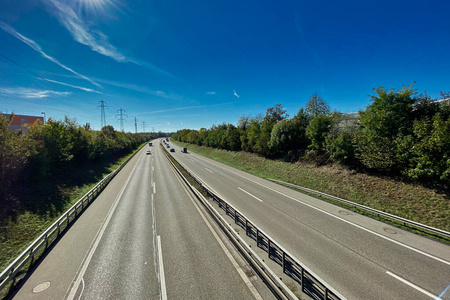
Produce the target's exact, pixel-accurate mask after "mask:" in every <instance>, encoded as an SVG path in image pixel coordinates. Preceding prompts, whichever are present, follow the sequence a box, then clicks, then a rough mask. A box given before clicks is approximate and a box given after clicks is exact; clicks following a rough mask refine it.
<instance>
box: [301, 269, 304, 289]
mask: <svg viewBox="0 0 450 300" xmlns="http://www.w3.org/2000/svg"><path fill="white" fill-rule="evenodd" d="M304 272H305V271H304V270H303V268H302V279H301V282H302V293H304V292H305V274H304Z"/></svg>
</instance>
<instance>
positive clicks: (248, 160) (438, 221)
mask: <svg viewBox="0 0 450 300" xmlns="http://www.w3.org/2000/svg"><path fill="white" fill-rule="evenodd" d="M172 142H174V141H172ZM175 143H176V144H178V145H179V146H181V147H188V149H189V151H192V152H195V153H198V154H201V155H203V156H206V157H209V158H212V159H214V160H217V161H220V162H222V163H225V164H228V165H230V166H233V167H236V168H238V169H241V170H243V171H246V172H249V173H252V174H255V175H257V176H260V177H263V178H271V179H276V180H281V181H285V182H289V183H293V184H296V185H300V186H303V187H307V188H310V189H313V190H317V191H321V192H323V193H326V194H330V195H333V196H336V197H340V198H343V199H347V200H350V201H353V202H356V203H359V204H362V205H365V206H368V207H371V208H374V209H377V210H381V211H384V212H387V213H390V214H394V215H397V216H399V217H403V218H406V219H409V220H412V221H416V222H419V223H422V224H426V225H429V226H432V227H436V228H440V229H443V230H446V231H450V201H449V197H448V195H447V194H445V193H444V192H438V191H437V190H435V189H431V188H427V187H424V186H422V185H420V184H418V183H406V182H402V181H397V180H395V179H392V178H384V177H378V176H374V175H369V174H364V173H358V172H356V171H354V170H349V169H346V168H344V167H342V166H340V165H325V166H320V167H316V166H315V164H312V163H308V162H295V163H289V162H285V161H280V160H271V159H266V158H264V157H261V156H258V155H256V154H253V153H248V152H243V151H240V152H233V151H226V150H220V149H213V148H208V147H200V146H197V145H191V144H187V143H180V142H175Z"/></svg>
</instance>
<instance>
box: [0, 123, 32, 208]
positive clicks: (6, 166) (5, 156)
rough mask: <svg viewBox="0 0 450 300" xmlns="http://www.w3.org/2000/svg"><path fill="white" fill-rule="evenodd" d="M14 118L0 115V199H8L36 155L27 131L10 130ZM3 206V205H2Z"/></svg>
mask: <svg viewBox="0 0 450 300" xmlns="http://www.w3.org/2000/svg"><path fill="white" fill-rule="evenodd" d="M13 117H14V114H11V115H10V116H9V118H6V117H5V116H3V115H0V166H1V171H0V172H1V173H0V199H2V200H5V199H7V198H8V197H7V195H8V191H9V189H10V187H11V185H12V184H13V183H14V182H15V181H17V179H18V175H19V174H20V172H21V171H22V170H23V169H24V168H25V167H26V165H27V163H28V162H29V160H30V157H32V156H33V155H34V154H35V145H34V144H33V142H32V141H31V140H30V139H29V137H28V135H27V134H26V132H25V131H22V130H20V131H12V130H9V125H10V123H11V121H12V119H13ZM0 204H1V203H0Z"/></svg>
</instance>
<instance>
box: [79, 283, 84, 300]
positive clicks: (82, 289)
mask: <svg viewBox="0 0 450 300" xmlns="http://www.w3.org/2000/svg"><path fill="white" fill-rule="evenodd" d="M81 283H82V284H83V287H82V288H81V293H80V296H79V297H78V300H80V299H81V296H83V292H84V279H83V278H81Z"/></svg>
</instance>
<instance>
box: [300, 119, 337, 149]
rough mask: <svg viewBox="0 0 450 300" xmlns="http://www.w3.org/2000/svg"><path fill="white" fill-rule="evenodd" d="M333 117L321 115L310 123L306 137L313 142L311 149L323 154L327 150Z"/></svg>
mask: <svg viewBox="0 0 450 300" xmlns="http://www.w3.org/2000/svg"><path fill="white" fill-rule="evenodd" d="M331 123H332V117H331V116H325V115H319V116H317V117H314V118H313V119H312V120H311V122H309V125H308V128H306V136H307V137H308V138H309V140H310V141H311V144H310V145H309V148H310V149H312V150H315V151H317V152H318V153H321V152H323V151H324V150H325V139H326V137H327V135H328V133H329V132H330V129H331Z"/></svg>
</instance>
